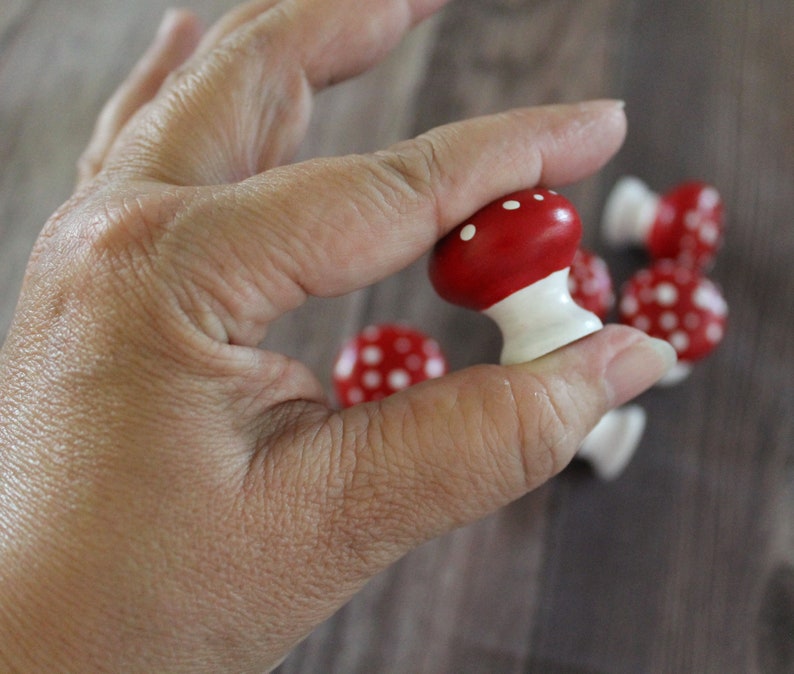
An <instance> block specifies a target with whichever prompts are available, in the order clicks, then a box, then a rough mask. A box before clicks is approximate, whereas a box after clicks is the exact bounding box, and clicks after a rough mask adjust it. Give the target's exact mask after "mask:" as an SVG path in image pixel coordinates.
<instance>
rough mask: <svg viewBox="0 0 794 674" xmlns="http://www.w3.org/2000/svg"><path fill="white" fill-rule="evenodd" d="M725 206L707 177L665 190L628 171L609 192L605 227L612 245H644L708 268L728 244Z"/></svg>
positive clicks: (659, 255)
mask: <svg viewBox="0 0 794 674" xmlns="http://www.w3.org/2000/svg"><path fill="white" fill-rule="evenodd" d="M723 211H724V208H723V203H722V197H721V196H720V193H719V192H718V191H717V189H716V188H715V187H712V186H711V185H708V184H706V183H704V182H701V181H698V180H693V181H688V182H684V183H681V184H680V185H678V186H676V187H674V188H673V189H672V190H670V191H669V192H667V193H665V194H662V195H659V194H657V193H655V192H653V191H652V190H651V189H650V188H649V187H648V186H647V185H646V184H645V183H644V182H643V181H642V180H640V179H639V178H635V177H632V176H625V177H623V178H621V179H620V180H618V181H617V182H616V183H615V186H614V187H613V189H612V191H611V193H610V195H609V197H608V198H607V202H606V205H605V207H604V212H603V219H602V232H603V236H604V238H605V240H606V241H607V243H608V244H609V245H611V246H614V247H623V246H631V245H635V246H643V247H645V249H646V250H647V252H648V254H649V255H650V256H651V258H652V259H654V260H662V259H673V260H677V261H679V262H683V263H684V264H687V265H689V266H693V267H698V268H701V269H706V268H708V267H709V266H710V265H711V263H712V261H713V259H714V256H715V254H716V253H717V250H718V249H719V247H720V245H721V244H722V237H723Z"/></svg>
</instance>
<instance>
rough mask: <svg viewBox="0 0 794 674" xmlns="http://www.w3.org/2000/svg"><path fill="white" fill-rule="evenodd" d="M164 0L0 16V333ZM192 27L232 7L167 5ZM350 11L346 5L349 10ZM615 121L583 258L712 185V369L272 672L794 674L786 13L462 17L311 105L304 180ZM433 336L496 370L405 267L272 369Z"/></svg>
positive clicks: (735, 0) (793, 28) (498, 7)
mask: <svg viewBox="0 0 794 674" xmlns="http://www.w3.org/2000/svg"><path fill="white" fill-rule="evenodd" d="M167 4H168V3H167V0H135V2H129V1H126V0H104V1H100V0H0V334H4V333H5V330H6V329H7V326H8V322H9V320H10V317H11V313H12V310H13V307H14V303H15V296H16V294H17V292H18V288H19V285H20V282H21V277H22V273H23V269H24V265H25V261H26V257H27V254H28V251H29V249H30V247H31V245H32V243H33V240H34V238H35V237H36V234H37V232H38V230H39V229H40V227H41V226H42V224H43V222H44V221H45V219H46V218H47V216H48V215H49V214H50V213H51V212H52V211H53V210H54V209H55V208H56V207H57V206H58V205H59V203H60V202H62V201H63V200H64V199H65V198H66V197H67V196H68V195H69V192H70V189H71V185H72V183H73V179H74V171H73V166H74V163H75V160H76V159H77V157H78V155H79V153H80V151H81V150H82V147H83V145H84V144H85V142H86V140H87V139H88V136H89V133H90V131H91V128H92V124H93V121H94V118H95V116H96V114H97V112H98V110H99V108H100V106H101V104H102V103H103V101H104V100H105V99H106V98H107V96H108V95H109V94H110V93H111V91H112V90H113V89H114V87H115V86H116V84H117V83H118V82H119V81H120V80H121V78H122V77H123V76H124V75H125V73H126V72H127V70H128V69H129V68H130V66H131V65H132V63H133V62H134V60H135V59H136V58H137V56H138V55H139V54H140V52H141V51H142V50H143V49H144V47H145V46H146V44H147V43H148V41H149V39H150V38H151V36H152V35H153V33H154V31H155V28H156V25H157V23H158V21H159V18H160V16H161V14H162V13H163V11H164V10H165V9H166V7H167ZM185 4H187V5H190V6H192V7H194V8H195V9H197V10H198V11H199V12H200V13H201V14H202V15H203V16H204V17H205V18H206V19H207V20H211V19H213V18H215V17H217V16H218V15H219V14H220V13H221V12H222V11H223V10H224V9H226V8H228V7H230V6H231V5H232V4H233V3H232V2H231V0H225V1H224V0H195V1H193V0H185ZM365 4H366V3H365V2H362V5H365ZM602 96H611V97H621V98H623V99H625V100H626V101H627V113H628V116H629V121H630V131H629V136H628V139H627V142H626V145H625V147H624V149H623V150H622V151H621V153H620V154H619V155H618V156H617V158H616V159H615V160H614V161H613V162H612V163H611V164H609V166H608V167H607V168H606V169H605V170H603V171H602V172H601V173H600V174H599V175H597V176H595V177H594V178H592V179H589V180H587V181H585V182H584V183H581V184H579V185H574V186H571V187H570V188H567V189H566V190H564V191H565V193H566V194H567V195H568V196H569V197H570V198H571V199H572V200H573V201H574V202H575V203H576V205H577V207H578V208H579V210H580V212H581V215H582V217H583V220H584V221H585V223H586V228H587V232H586V235H585V236H586V243H587V244H588V245H589V246H591V247H593V248H596V249H597V250H599V251H601V252H602V253H604V255H605V257H606V258H607V260H608V262H609V263H610V266H611V267H612V270H613V273H614V276H615V278H616V281H617V283H620V282H622V281H623V280H625V279H626V278H627V276H628V274H630V273H631V272H632V271H633V270H634V269H636V268H637V267H639V266H640V265H641V264H642V263H643V257H642V255H641V254H639V253H627V252H609V251H606V250H605V249H604V247H603V245H602V244H601V242H600V241H599V234H598V224H597V223H598V221H599V217H600V211H601V208H602V206H603V203H604V200H605V198H606V195H607V193H608V190H609V188H610V186H611V185H612V184H613V182H614V180H615V179H616V178H617V177H618V176H619V175H622V174H624V173H631V174H635V175H638V176H640V177H642V178H643V179H644V180H646V181H647V182H648V183H649V184H650V185H651V186H653V187H654V188H656V189H659V190H664V189H666V188H668V187H670V186H672V185H673V184H674V183H676V182H677V181H679V180H682V179H684V178H700V179H703V180H707V181H710V182H712V183H714V184H715V185H717V186H718V187H719V188H720V190H721V191H722V193H723V195H724V198H725V200H726V206H727V241H726V245H725V247H724V249H723V250H722V252H721V254H720V256H719V259H718V263H717V265H716V267H715V268H714V269H713V271H712V276H713V277H714V278H715V279H716V280H717V281H718V282H719V283H720V284H721V285H722V287H723V289H724V292H725V294H726V297H727V300H728V302H729V304H730V308H731V315H730V326H729V331H728V333H727V336H726V339H725V341H724V342H723V344H722V346H721V347H720V348H719V350H718V351H717V352H716V353H715V354H714V355H712V356H711V357H709V358H708V359H707V360H706V361H704V362H703V363H701V364H699V365H698V366H697V368H696V369H695V371H694V373H693V375H692V376H691V378H690V379H689V380H688V381H686V382H685V383H683V384H681V385H679V386H678V387H676V388H669V389H663V390H662V389H654V390H653V391H651V392H649V393H647V394H645V395H644V396H643V397H642V398H641V399H640V402H641V403H642V404H643V405H644V406H645V408H646V409H647V411H648V414H649V422H648V428H647V432H646V434H645V437H644V438H643V441H642V445H641V447H640V449H639V452H638V454H637V456H636V458H635V459H634V461H633V462H632V463H631V465H630V466H629V468H628V469H627V471H626V472H625V474H624V475H623V476H622V477H621V478H620V479H618V480H617V481H615V482H612V483H602V482H599V481H598V480H596V479H595V478H594V477H593V476H592V475H591V474H590V472H589V471H588V470H587V469H586V468H584V467H583V466H577V465H574V466H572V467H571V468H569V469H568V470H566V471H565V472H564V473H563V474H562V475H561V476H559V477H558V478H556V479H554V480H553V481H551V482H550V483H549V484H547V485H546V486H544V487H543V488H541V489H539V490H537V491H536V492H534V493H532V494H530V495H528V496H527V497H525V498H523V499H521V500H520V501H518V502H516V503H514V504H512V505H511V506H509V507H507V508H505V509H504V510H502V511H501V512H498V513H496V514H494V515H493V516H491V517H490V518H488V519H486V520H484V521H482V522H480V523H478V524H475V525H473V526H470V527H467V528H464V529H461V530H459V531H456V532H454V533H453V534H451V535H448V536H446V537H444V538H442V539H440V540H436V541H433V542H431V543H429V544H427V545H425V546H423V547H422V548H420V549H418V550H416V551H415V552H414V553H412V554H410V555H408V556H407V557H406V558H404V559H403V560H402V561H400V562H399V563H397V564H396V565H395V566H394V567H392V568H391V569H389V570H388V571H387V572H385V573H383V574H382V575H381V576H379V577H378V578H376V579H375V580H374V581H373V582H372V583H371V584H370V585H368V586H367V587H366V588H365V589H364V591H362V592H361V593H360V594H359V595H358V596H357V597H355V598H354V599H353V601H351V602H350V603H349V604H348V605H347V606H346V607H345V608H343V609H342V610H341V611H340V612H339V613H338V614H337V615H335V616H334V617H333V618H332V619H330V620H329V621H328V622H327V623H326V624H324V625H322V626H320V627H319V628H318V629H317V631H316V632H315V633H314V634H313V635H312V636H311V637H310V638H309V639H308V640H307V641H306V642H305V643H303V644H302V645H301V646H299V647H298V648H297V649H296V650H295V652H294V653H293V654H292V655H291V656H290V657H289V658H288V659H287V661H286V662H285V663H284V664H283V666H282V667H281V670H280V671H282V672H283V673H284V674H287V673H289V674H293V673H297V672H302V673H303V672H307V673H308V672H312V673H315V672H317V673H325V672H374V673H378V672H406V673H408V672H410V673H418V672H438V673H446V672H449V673H462V672H488V673H490V672H542V673H551V674H554V673H561V672H580V673H584V672H587V673H596V672H598V673H605V674H607V673H609V674H612V673H623V672H625V673H631V674H635V673H637V672H675V673H678V672H696V673H699V674H700V673H704V672H714V673H720V674H724V673H732V672H737V673H738V672H741V673H744V672H770V673H778V672H779V673H783V672H794V383H793V382H794V266H793V265H794V262H792V260H794V215H792V211H793V210H794V2H792V0H699V1H697V2H692V0H666V1H665V2H659V1H657V0H587V1H586V2H585V1H583V0H582V1H579V2H576V1H575V0H556V1H551V0H545V1H543V0H534V1H533V0H456V1H455V2H453V4H451V5H450V6H449V7H448V8H447V9H446V10H444V12H443V13H442V14H441V15H439V16H438V17H436V18H435V19H433V20H432V21H430V22H428V23H426V24H424V25H423V26H422V27H421V28H420V29H419V30H417V31H416V32H415V33H413V34H412V35H411V37H410V38H409V39H407V40H406V41H405V42H404V43H403V44H402V45H401V46H400V48H399V49H398V50H397V51H396V52H395V54H394V55H393V57H391V58H390V59H389V60H387V61H386V62H384V63H383V64H382V65H380V66H379V67H378V68H377V69H376V70H375V71H373V72H372V73H370V74H368V75H366V76H364V77H362V78H359V79H358V80H356V81H354V82H351V83H348V84H345V85H342V86H340V87H338V88H337V89H335V90H333V91H330V92H327V93H324V94H322V95H321V96H320V99H319V101H318V105H317V112H316V116H315V119H314V122H313V124H312V126H311V129H310V133H309V137H308V139H307V141H306V143H305V145H304V147H303V148H302V150H301V155H302V156H304V157H305V156H310V155H316V154H339V153H343V152H351V151H366V150H372V149H377V148H379V147H381V146H383V145H385V144H387V143H390V142H392V141H394V140H397V139H399V138H403V137H406V136H409V135H413V134H415V133H418V132H421V131H423V130H425V129H427V128H429V127H431V126H434V125H437V124H440V123H444V122H447V121H451V120H455V119H459V118H463V117H468V116H472V115H476V114H479V113H485V112H490V111H496V110H501V109H503V108H507V107H510V106H516V105H528V104H540V103H547V102H556V101H575V100H579V99H584V98H589V97H602ZM387 320H403V321H408V322H410V323H412V324H414V325H416V326H418V327H421V328H423V329H424V330H426V331H427V332H429V333H431V334H433V335H434V336H435V337H437V338H438V340H439V341H440V342H441V343H442V345H443V346H444V348H445V349H446V350H447V353H448V356H449V359H450V361H451V364H452V366H453V367H454V368H460V367H464V366H466V365H469V364H473V363H477V362H483V361H494V360H496V359H497V358H498V352H499V347H500V337H499V333H498V331H497V330H496V328H495V327H494V325H493V324H491V323H490V322H489V321H488V320H486V319H484V318H482V317H480V316H479V315H476V314H473V313H469V312H466V311H464V310H460V309H457V308H455V307H452V306H450V305H447V304H444V303H443V302H442V301H441V300H439V299H438V298H437V297H436V296H435V294H434V293H433V291H432V289H431V288H430V287H429V284H428V282H427V280H426V276H425V269H424V264H423V263H420V264H416V265H414V266H412V267H410V268H409V269H407V270H405V271H404V272H402V273H400V274H398V275H397V276H395V277H393V278H391V279H389V280H387V281H384V282H382V283H380V284H378V285H377V286H375V287H372V288H369V289H367V290H364V291H360V292H358V293H355V294H353V295H351V296H347V297H342V298H339V299H335V300H331V301H323V302H320V301H310V302H309V304H308V305H307V306H306V307H304V308H303V309H301V310H299V311H298V312H296V313H295V314H294V315H292V316H290V317H288V318H286V319H284V320H283V321H281V322H280V323H279V324H278V325H277V327H276V329H275V330H274V332H273V334H272V335H271V337H270V338H269V344H268V345H269V346H271V347H273V348H282V349H284V350H285V351H288V352H289V353H291V354H293V355H296V356H299V357H300V358H302V359H303V360H304V361H306V362H307V363H309V364H311V365H312V366H313V367H314V368H316V369H317V371H318V372H319V373H320V374H321V377H322V379H323V381H324V382H326V383H328V381H329V372H330V367H331V361H332V358H333V356H334V353H335V351H336V349H337V348H338V346H339V344H340V342H341V340H342V339H343V338H344V337H346V336H348V335H349V334H351V333H352V332H353V331H355V330H357V329H359V328H360V327H362V326H364V325H366V324H367V323H369V322H373V321H387Z"/></svg>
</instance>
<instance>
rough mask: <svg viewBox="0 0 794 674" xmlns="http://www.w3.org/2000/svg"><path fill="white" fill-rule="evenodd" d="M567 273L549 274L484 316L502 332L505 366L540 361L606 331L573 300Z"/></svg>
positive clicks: (498, 303)
mask: <svg viewBox="0 0 794 674" xmlns="http://www.w3.org/2000/svg"><path fill="white" fill-rule="evenodd" d="M568 271H569V268H567V267H566V268H565V269H562V270H560V271H556V272H554V273H552V274H549V275H548V276H547V277H546V278H544V279H541V280H540V281H537V282H536V283H533V284H532V285H530V286H527V287H526V288H523V289H522V290H519V291H517V292H515V293H513V294H512V295H509V296H508V297H506V298H505V299H503V300H501V301H500V302H497V303H496V304H494V305H493V306H491V307H489V308H488V309H486V310H485V311H484V312H483V313H484V314H486V315H487V316H490V317H491V318H492V319H493V320H494V321H496V323H497V325H498V326H499V329H500V330H501V331H502V336H503V338H504V346H503V347H502V355H501V359H500V360H501V363H502V364H503V365H512V364H514V363H526V362H528V361H530V360H534V359H535V358H540V357H541V356H544V355H546V354H547V353H551V352H552V351H555V350H556V349H559V348H560V347H561V346H565V345H566V344H569V343H571V342H574V341H576V340H577V339H580V338H581V337H585V336H586V335H589V334H591V333H593V332H596V331H597V330H600V329H601V328H602V327H603V324H602V323H601V320H600V319H599V318H598V316H596V315H595V314H593V313H591V312H589V311H587V310H586V309H583V308H582V307H580V306H579V305H578V304H576V302H574V301H573V300H572V299H571V294H570V292H569V290H568Z"/></svg>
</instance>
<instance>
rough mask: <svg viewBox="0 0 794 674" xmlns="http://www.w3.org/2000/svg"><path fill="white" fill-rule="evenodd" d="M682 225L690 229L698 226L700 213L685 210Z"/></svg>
mask: <svg viewBox="0 0 794 674" xmlns="http://www.w3.org/2000/svg"><path fill="white" fill-rule="evenodd" d="M684 226H685V227H686V228H687V229H692V230H695V229H697V228H698V227H700V213H698V212H697V211H687V212H686V213H684Z"/></svg>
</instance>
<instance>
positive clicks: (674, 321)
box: [659, 311, 678, 332]
mask: <svg viewBox="0 0 794 674" xmlns="http://www.w3.org/2000/svg"><path fill="white" fill-rule="evenodd" d="M659 325H660V326H661V327H662V330H666V331H667V332H670V331H672V330H675V329H676V328H677V327H678V316H676V315H675V312H673V311H665V312H664V313H663V314H662V315H661V316H659Z"/></svg>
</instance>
